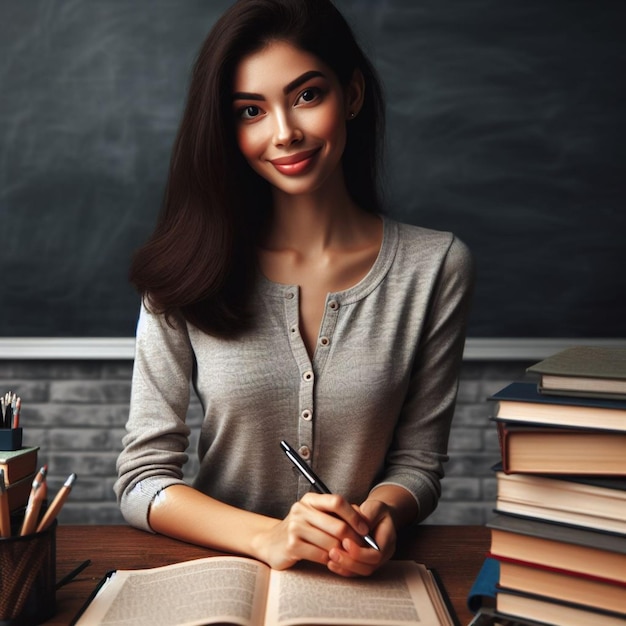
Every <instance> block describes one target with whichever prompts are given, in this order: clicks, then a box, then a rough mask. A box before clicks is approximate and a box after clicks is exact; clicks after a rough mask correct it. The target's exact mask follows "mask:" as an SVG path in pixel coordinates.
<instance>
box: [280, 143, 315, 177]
mask: <svg viewBox="0 0 626 626" xmlns="http://www.w3.org/2000/svg"><path fill="white" fill-rule="evenodd" d="M319 151H320V148H313V149H312V150H303V151H302V152H297V153H296V154H290V155H288V156H285V157H279V158H277V159H270V163H271V164H272V165H273V166H274V167H275V168H276V169H277V170H278V171H279V172H281V173H282V174H301V173H302V172H303V171H304V170H306V169H307V168H308V167H309V165H310V164H311V163H312V162H313V158H314V157H315V155H316V154H317V153H318V152H319Z"/></svg>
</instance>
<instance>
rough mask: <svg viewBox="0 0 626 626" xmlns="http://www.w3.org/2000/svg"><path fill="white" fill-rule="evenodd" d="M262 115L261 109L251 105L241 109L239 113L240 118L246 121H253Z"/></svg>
mask: <svg viewBox="0 0 626 626" xmlns="http://www.w3.org/2000/svg"><path fill="white" fill-rule="evenodd" d="M260 114H261V109H259V107H257V106H254V105H250V106H247V107H244V108H243V109H241V111H240V112H239V117H241V119H244V120H252V119H254V118H255V117H258V116H259V115H260Z"/></svg>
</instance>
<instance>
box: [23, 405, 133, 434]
mask: <svg viewBox="0 0 626 626" xmlns="http://www.w3.org/2000/svg"><path fill="white" fill-rule="evenodd" d="M127 420H128V404H114V403H110V404H84V405H82V404H35V405H31V406H28V407H25V408H24V412H23V423H24V426H26V425H27V424H34V425H37V426H45V425H48V426H49V427H55V426H67V427H77V428H80V427H90V426H94V427H100V428H101V427H103V426H118V427H120V428H123V427H124V425H125V424H126V421H127Z"/></svg>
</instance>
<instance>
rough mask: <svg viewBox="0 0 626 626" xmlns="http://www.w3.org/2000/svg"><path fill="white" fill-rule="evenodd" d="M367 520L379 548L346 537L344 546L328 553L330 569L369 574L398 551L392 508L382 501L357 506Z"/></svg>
mask: <svg viewBox="0 0 626 626" xmlns="http://www.w3.org/2000/svg"><path fill="white" fill-rule="evenodd" d="M355 508H357V510H358V511H359V512H360V513H361V515H363V517H365V519H366V520H368V522H369V524H370V529H371V530H370V535H371V536H372V537H373V539H374V541H376V544H377V545H378V547H379V548H380V551H378V550H375V549H374V548H372V547H370V546H368V545H367V544H366V543H365V542H364V541H363V542H362V545H359V544H357V543H356V542H355V541H353V540H352V539H344V540H343V541H342V544H341V546H342V547H341V548H332V549H331V551H330V552H329V554H328V556H329V559H330V560H329V562H328V569H329V570H330V571H331V572H334V573H335V574H339V575H340V576H369V575H370V574H372V573H373V572H374V571H376V570H377V569H378V568H379V567H380V566H381V565H382V564H383V563H385V562H387V561H388V560H389V559H390V558H391V557H392V556H393V554H394V552H395V550H396V536H397V534H396V528H395V524H394V522H393V519H392V516H391V508H390V507H389V506H388V505H387V504H386V503H385V502H382V501H381V500H374V499H371V500H366V501H365V502H364V503H363V504H362V505H361V506H360V507H355Z"/></svg>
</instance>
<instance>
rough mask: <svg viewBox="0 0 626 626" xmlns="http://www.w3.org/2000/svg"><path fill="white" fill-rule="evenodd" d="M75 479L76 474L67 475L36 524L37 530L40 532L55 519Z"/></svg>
mask: <svg viewBox="0 0 626 626" xmlns="http://www.w3.org/2000/svg"><path fill="white" fill-rule="evenodd" d="M75 481H76V474H74V473H72V474H70V475H69V476H68V477H67V480H66V481H65V483H63V486H62V487H61V489H59V492H58V493H57V495H56V496H55V497H54V500H53V501H52V504H51V505H50V506H49V507H48V510H47V511H46V513H45V515H44V516H43V517H42V518H41V522H39V526H37V532H38V533H40V532H41V531H42V530H45V529H46V528H48V526H50V524H52V522H53V521H54V520H55V519H56V516H57V515H58V514H59V511H60V510H61V507H62V506H63V505H64V504H65V501H66V500H67V498H68V496H69V495H70V491H72V485H73V484H74V482H75Z"/></svg>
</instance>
